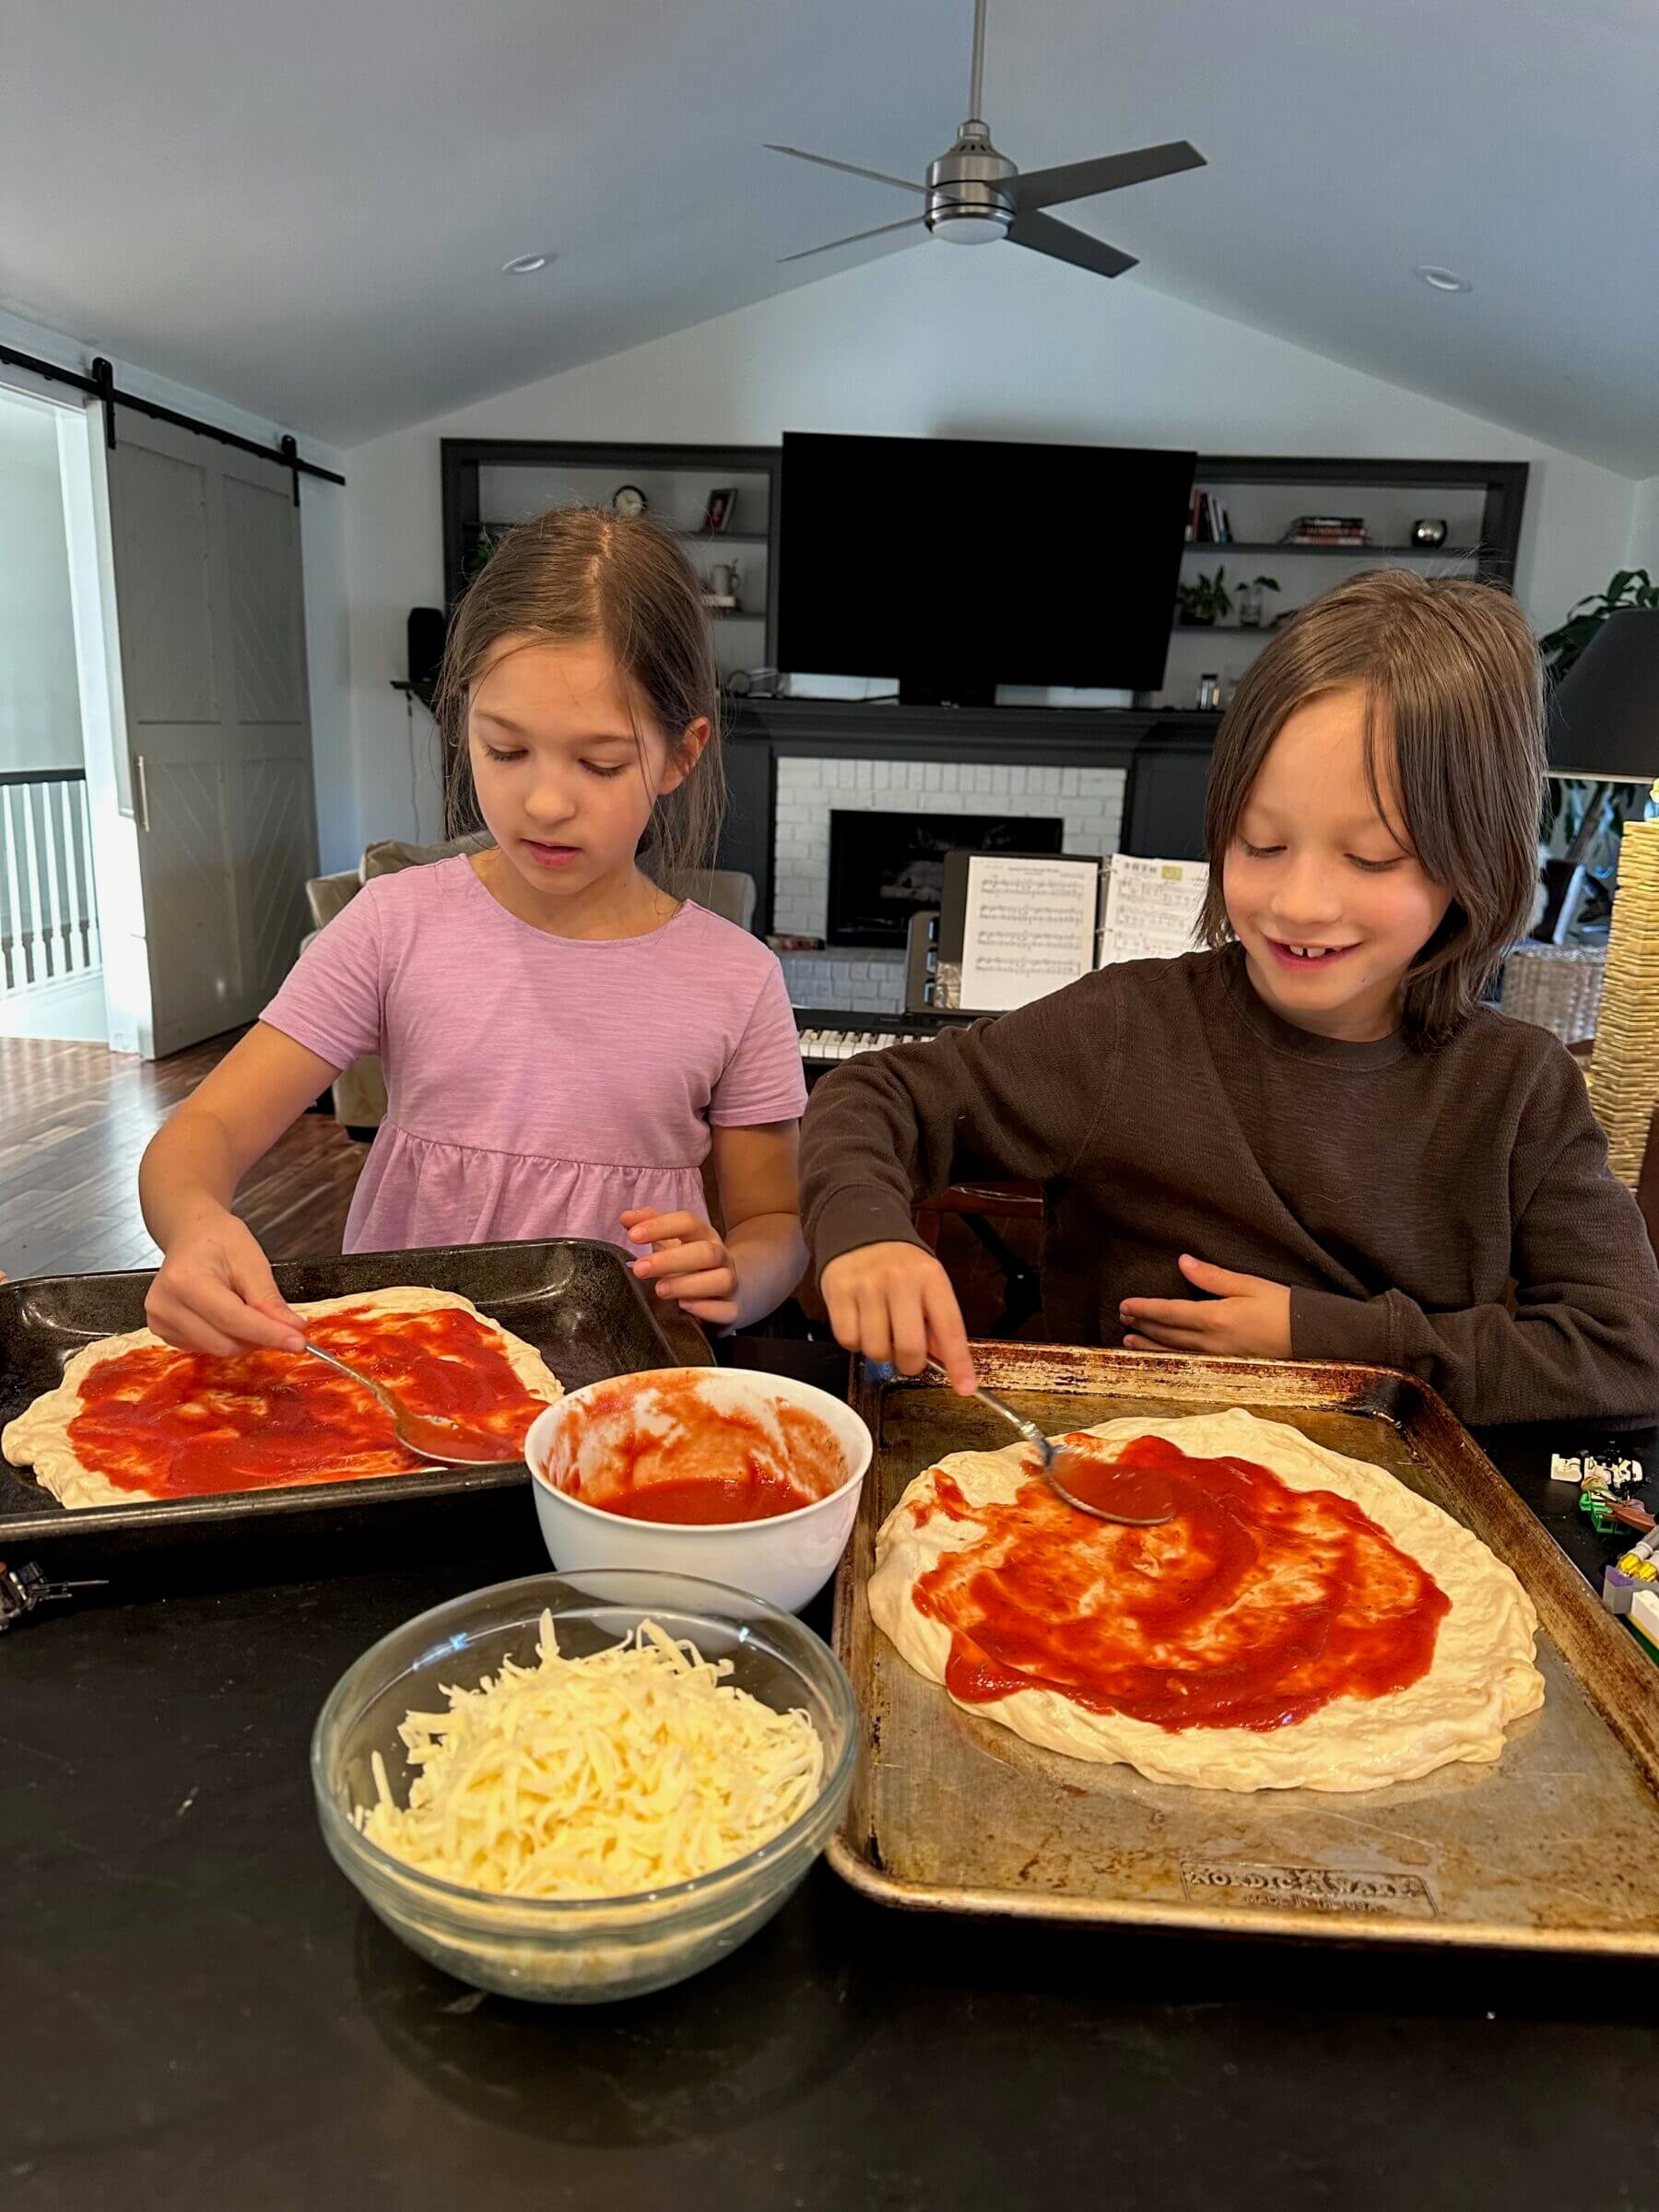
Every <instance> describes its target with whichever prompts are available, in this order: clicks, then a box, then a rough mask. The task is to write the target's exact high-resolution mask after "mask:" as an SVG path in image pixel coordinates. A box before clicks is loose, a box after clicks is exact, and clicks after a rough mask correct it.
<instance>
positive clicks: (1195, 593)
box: [1175, 568, 1232, 629]
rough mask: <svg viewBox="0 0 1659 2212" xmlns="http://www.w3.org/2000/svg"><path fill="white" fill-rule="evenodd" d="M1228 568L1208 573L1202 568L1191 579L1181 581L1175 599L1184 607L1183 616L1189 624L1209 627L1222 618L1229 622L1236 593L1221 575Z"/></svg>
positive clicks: (1223, 620)
mask: <svg viewBox="0 0 1659 2212" xmlns="http://www.w3.org/2000/svg"><path fill="white" fill-rule="evenodd" d="M1226 573H1227V571H1226V570H1225V569H1224V568H1223V569H1218V570H1217V571H1216V572H1215V574H1214V575H1213V576H1206V574H1205V573H1204V571H1203V570H1202V569H1200V571H1198V573H1197V575H1196V576H1194V579H1193V581H1192V582H1191V583H1178V584H1177V585H1176V587H1175V603H1176V605H1177V606H1178V607H1179V608H1180V610H1181V619H1182V622H1183V623H1186V624H1187V625H1188V626H1189V627H1193V628H1197V629H1210V628H1212V627H1213V626H1214V625H1215V624H1216V623H1218V622H1225V621H1226V619H1227V618H1228V616H1229V615H1230V613H1231V611H1232V594H1231V593H1230V592H1229V590H1228V588H1227V586H1226V584H1225V583H1223V582H1222V581H1221V579H1222V578H1223V577H1224V576H1225V575H1226Z"/></svg>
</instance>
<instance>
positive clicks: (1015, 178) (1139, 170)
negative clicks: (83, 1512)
mask: <svg viewBox="0 0 1659 2212" xmlns="http://www.w3.org/2000/svg"><path fill="white" fill-rule="evenodd" d="M984 68H985V0H974V5H973V68H972V75H971V79H970V85H969V92H968V120H967V121H966V122H965V123H964V124H963V125H962V127H961V129H960V130H959V132H958V133H957V137H956V143H955V145H954V146H952V147H951V148H950V149H949V151H948V152H947V153H943V154H941V155H940V156H939V158H938V159H937V160H936V161H930V162H929V163H928V167H927V182H926V183H925V184H913V183H912V182H911V180H910V179H909V178H908V177H889V176H888V175H886V174H885V173H884V172H883V171H881V170H878V169H860V168H859V166H858V165H857V163H856V162H853V161H835V160H832V159H830V156H829V155H828V154H808V153H806V152H804V151H803V150H802V148H801V147H798V146H769V147H767V151H768V153H772V154H790V155H792V156H793V157H794V159H795V160H797V161H816V162H817V163H818V167H819V168H820V169H840V170H844V171H846V173H847V174H848V175H849V176H853V177H871V178H873V179H874V180H875V182H877V184H895V185H897V186H898V188H899V190H900V192H919V193H921V194H922V195H923V196H924V199H925V201H926V203H927V205H926V206H925V207H924V209H923V211H922V213H921V214H920V215H908V216H906V217H905V218H904V219H903V220H902V221H901V222H897V223H877V225H876V227H875V229H872V230H853V231H851V232H849V234H848V235H847V236H846V237H845V238H832V239H830V241H828V242H827V243H826V244H824V245H821V246H808V247H806V250H805V251H804V252H803V253H785V254H783V255H782V260H784V261H807V260H809V259H810V258H811V257H812V255H813V254H815V253H831V252H833V250H834V249H835V248H836V247H837V246H850V245H853V244H855V243H856V242H857V241H858V240H860V239H864V238H882V237H885V236H886V235H887V234H888V232H889V231H893V230H908V229H911V228H912V225H921V224H924V225H925V226H926V228H927V229H929V230H930V231H931V232H932V234H933V235H934V237H935V238H943V239H946V240H947V241H949V243H950V244H952V245H954V246H979V245H990V244H992V243H993V242H994V241H996V240H998V239H1004V238H1007V239H1011V240H1012V241H1014V243H1015V244H1016V245H1017V246H1030V248H1031V249H1032V250H1033V252H1035V253H1047V254H1050V255H1052V256H1053V259H1054V260H1055V261H1069V262H1070V263H1072V264H1073V265H1074V266H1075V267H1077V268H1079V269H1089V270H1091V271H1092V272H1093V273H1094V275H1095V276H1097V277H1121V276H1122V275H1123V273H1124V270H1125V269H1132V268H1134V266H1135V255H1134V254H1133V253H1120V252H1119V251H1118V249H1117V248H1116V246H1109V245H1107V244H1106V242H1105V241H1104V240H1103V239H1098V238H1091V237H1090V236H1089V235H1088V232H1087V231H1086V230H1074V229H1072V227H1071V225H1070V224H1069V223H1057V222H1056V221H1055V220H1054V218H1053V216H1051V215H1045V214H1044V213H1043V212H1042V211H1043V209H1044V208H1045V207H1053V206H1059V205H1061V204H1062V203H1063V202H1065V201H1066V200H1087V199H1092V198H1093V197H1094V196H1095V195H1096V194H1099V193H1102V192H1116V191H1118V190H1120V188H1121V187H1122V186H1124V185H1125V184H1145V183H1147V182H1150V180H1151V179H1153V178H1154V177H1170V176H1174V175H1175V174H1177V172H1178V171H1181V170H1183V169H1202V168H1203V167H1204V166H1205V162H1204V156H1203V155H1202V154H1201V153H1200V152H1199V151H1198V148H1197V147H1195V146H1189V145H1188V144H1187V142H1186V140H1185V139H1184V138H1175V139H1171V141H1170V143H1169V144H1168V145H1165V146H1143V147H1138V148H1137V149H1136V150H1135V152H1134V153H1129V154H1102V155H1101V156H1100V159H1098V160H1095V161H1066V162H1064V163H1062V164H1061V166H1060V167H1059V168H1058V169H1038V170H1033V171H1031V172H1030V175H1029V176H1021V175H1020V173H1019V171H1018V169H1017V168H1016V167H1015V165H1014V163H1013V162H1012V161H1010V160H1009V159H1008V157H1007V156H1006V154H1000V153H998V152H997V150H996V148H995V147H994V146H993V145H992V143H991V134H990V132H989V130H987V128H986V127H985V125H984V124H983V123H982V121H981V119H980V112H979V111H980V88H981V84H982V79H983V76H984Z"/></svg>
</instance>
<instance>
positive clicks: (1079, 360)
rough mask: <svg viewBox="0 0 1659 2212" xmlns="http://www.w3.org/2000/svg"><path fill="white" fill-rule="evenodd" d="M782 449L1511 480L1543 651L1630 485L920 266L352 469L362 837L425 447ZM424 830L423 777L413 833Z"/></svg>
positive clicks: (608, 370) (559, 386) (1116, 288)
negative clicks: (1263, 460)
mask: <svg viewBox="0 0 1659 2212" xmlns="http://www.w3.org/2000/svg"><path fill="white" fill-rule="evenodd" d="M548 281H549V282H551V283H552V284H554V285H557V282H558V277H557V273H555V275H554V276H553V277H551V278H550V279H549V280H548ZM785 429H827V430H847V431H874V432H879V431H888V432H894V433H900V434H912V435H920V434H930V433H931V434H935V435H957V436H992V437H999V436H1000V437H1042V438H1052V439H1059V440H1065V439H1078V440H1084V441H1100V442H1109V441H1113V440H1122V441H1124V442H1127V443H1136V442H1138V443H1147V444H1152V443H1157V444H1166V445H1193V446H1195V447H1196V448H1197V449H1198V450H1199V451H1201V452H1206V451H1207V452H1210V453H1346V454H1356V455H1379V456H1397V455H1413V456H1417V455H1421V456H1423V457H1425V458H1462V459H1473V460H1524V461H1526V462H1529V463H1530V464H1531V466H1532V475H1531V478H1530V482H1529V486H1528V493H1527V507H1526V517H1525V523H1524V530H1523V535H1522V543H1521V555H1520V564H1519V571H1518V574H1517V579H1516V582H1517V590H1518V593H1519V595H1520V598H1521V601H1522V604H1523V605H1524V606H1525V608H1526V610H1527V612H1528V614H1529V615H1530V616H1531V617H1532V618H1533V619H1534V620H1535V622H1536V623H1538V625H1539V626H1540V627H1541V628H1547V627H1548V626H1550V625H1551V624H1553V623H1555V622H1558V621H1559V619H1560V618H1561V617H1562V616H1563V615H1564V614H1565V612H1566V610H1567V608H1568V606H1570V605H1571V602H1572V601H1573V600H1575V599H1577V598H1578V597H1580V596H1581V595H1582V594H1583V593H1584V592H1586V591H1592V590H1594V589H1595V588H1596V587H1597V586H1598V585H1599V584H1600V583H1602V582H1605V581H1606V577H1607V575H1608V573H1609V571H1611V570H1612V569H1613V568H1614V567H1616V566H1617V565H1618V561H1619V560H1620V559H1621V558H1622V557H1623V556H1624V553H1625V547H1626V545H1627V542H1628V540H1629V538H1630V531H1631V527H1632V521H1633V500H1634V487H1633V486H1632V484H1631V482H1630V480H1629V479H1628V478H1626V477H1620V476H1616V475H1614V474H1613V473H1612V472H1611V471H1609V470H1607V469H1605V468H1601V467H1598V466H1596V465H1594V464H1592V463H1590V462H1586V461H1582V460H1579V459H1576V458H1575V457H1574V456H1572V455H1571V454H1569V453H1560V452H1558V451H1557V450H1556V449H1554V448H1553V447H1548V446H1542V445H1539V444H1538V443H1537V442H1536V441H1535V440H1533V439H1530V438H1526V437H1524V436H1522V435H1521V434H1519V433H1518V432H1516V431H1513V430H1508V429H1502V428H1500V427H1499V426H1498V425H1496V424H1493V423H1490V422H1486V421H1483V420H1481V419H1480V418H1477V417H1476V416H1472V415H1467V414H1465V413H1463V412H1462V411H1461V410H1459V409H1458V408H1455V407H1451V406H1444V405H1442V404H1441V403H1440V402H1439V401H1436V400H1431V399H1427V398H1424V397H1422V396H1421V395H1420V394H1416V393H1412V392H1407V391H1405V390H1403V389H1401V388H1400V387H1399V386H1397V385H1394V384H1389V383H1384V382H1382V381H1380V380H1379V379H1378V378H1375V377H1371V376H1367V375H1364V374H1362V373H1360V372H1359V371H1357V370H1353V369H1349V368H1345V367H1344V366H1342V365H1341V364H1340V363H1338V362H1335V361H1332V360H1327V359H1324V357H1322V356H1320V355H1317V354H1313V353H1309V352H1307V351H1305V350H1304V349H1302V348H1301V347H1296V346H1292V345H1288V344H1287V343H1285V342H1283V341H1282V340H1279V339H1277V338H1274V337H1271V336H1268V335H1265V333H1263V332H1261V331H1257V330H1253V329H1249V328H1247V327H1245V326H1244V325H1243V324H1237V323H1231V322H1228V321H1226V320H1224V319H1223V318H1221V317H1219V316H1217V315H1213V314H1209V313H1206V312H1204V311H1203V310H1201V309H1198V308H1194V307H1190V306H1188V305H1186V304H1184V303H1183V302H1182V301H1180V300H1173V299H1171V298H1169V297H1167V296H1165V295H1164V294H1161V293H1159V292H1155V291H1152V290H1150V289H1148V288H1147V287H1146V286H1144V285H1139V284H1137V283H1136V282H1135V279H1134V278H1133V277H1127V278H1124V279H1123V280H1122V281H1120V282H1118V283H1116V284H1112V285H1108V284H1105V283H1102V282H1100V281H1099V280H1096V279H1090V278H1088V277H1082V276H1079V275H1077V274H1076V273H1074V272H1072V271H1068V270H1065V269H1061V268H1056V267H1055V266H1054V265H1053V264H1051V263H1048V262H1044V261H1042V260H1041V259H1040V258H1039V257H1038V256H1037V255H1035V254H1032V253H1019V252H1018V251H1008V250H1006V249H1004V248H992V249H988V250H986V251H985V252H983V253H962V252H954V251H952V250H950V249H949V248H947V247H943V246H938V245H933V244H927V245H923V246H920V247H918V248H917V249H916V250H914V251H913V252H911V253H899V254H893V255H891V256H889V257H888V258H887V259H884V260H880V261H877V262H872V263H869V264H867V265H865V266H864V267H862V268H859V269H854V270H852V271H850V272H848V273H847V274H845V275H842V276H838V277H828V278H826V279H825V280H824V282H822V283H821V284H817V285H812V286H809V287H807V288H804V289H801V290H797V291H793V292H786V293H784V294H783V295H782V297H780V298H777V299H772V300H763V301H761V302H759V304H757V305H755V306H753V307H747V308H743V309H740V310H739V311H738V312H735V313H734V314H729V315H723V316H721V317H719V318H718V319H717V320H715V321H713V322H711V323H706V324H701V325H700V326H699V327H698V328H696V329H692V330H686V331H681V332H678V333H677V334H676V335H673V336H670V337H666V338H662V339H658V340H656V341H654V342H653V344H651V345H648V346H641V347H634V348H633V349H631V350H630V351H629V352H627V353H622V354H618V355H615V356H613V357H612V358H611V359H607V360H603V361H597V362H593V363H590V364H589V365H587V366H586V367H583V368H580V369H573V370H571V371H568V372H567V373H566V374H564V375H562V376H558V377H553V378H549V379H548V380H547V381H546V382H542V383H537V384H529V385H525V386H524V387H523V388H522V389H520V390H518V391H516V392H511V393H507V394H502V395H500V396H499V397H497V398H494V399H490V400H487V401H483V402H480V403H478V404H477V405H476V406H469V407H466V408H464V409H462V410H460V411H459V412H457V413H455V414H453V415H448V416H445V417H442V418H439V419H437V420H434V421H431V422H426V423H422V424H419V425H418V426H417V427H415V428H413V429H404V430H399V431H397V432H394V434H392V435H390V436H388V437H385V438H382V439H379V440H376V441H373V442H372V443H370V444H367V445H362V446H359V447H356V448H354V449H353V451H352V453H351V454H350V456H349V465H348V468H347V475H348V476H349V477H350V485H349V488H348V489H347V494H346V550H347V589H348V593H349V597H350V629H351V669H352V736H353V745H354V748H355V753H356V776H357V801H358V806H359V829H360V830H361V832H362V833H363V834H364V835H372V836H383V835H385V834H387V832H388V831H392V832H394V833H399V832H405V831H406V830H407V828H408V826H409V824H410V798H409V751H408V739H407V733H406V724H405V720H404V710H403V707H402V704H401V702H400V701H399V700H398V699H397V697H396V695H395V694H394V693H393V692H392V691H391V690H390V689H389V688H388V683H389V679H390V678H392V677H394V676H397V675H400V674H402V672H403V658H404V642H403V638H404V627H403V626H404V620H405V617H406V612H407V610H408V608H409V607H410V606H417V605H430V606H436V605H437V604H438V603H439V601H440V599H441V592H442V563H441V547H440V494H439V475H438V446H439V440H440V439H441V437H445V436H464V435H465V436H477V437H513V438H559V439H565V438H570V439H582V438H592V439H615V440H633V439H638V440H642V441H644V440H668V441H677V440H684V441H718V442H730V443H754V444H771V443H774V442H775V441H777V439H778V438H779V437H780V436H781V434H782V431H783V430H785ZM437 818H438V809H437V787H436V782H435V780H434V779H432V778H431V777H430V776H429V777H428V778H427V779H426V782H425V784H424V787H423V790H422V794H421V802H420V814H419V820H420V826H421V828H422V830H423V831H426V832H430V831H433V830H435V828H436V824H437Z"/></svg>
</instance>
